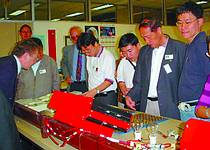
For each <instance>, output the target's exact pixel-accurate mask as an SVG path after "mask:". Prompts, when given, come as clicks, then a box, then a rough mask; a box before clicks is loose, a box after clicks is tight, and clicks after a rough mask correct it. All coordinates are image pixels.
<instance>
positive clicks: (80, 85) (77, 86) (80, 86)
mask: <svg viewBox="0 0 210 150" xmlns="http://www.w3.org/2000/svg"><path fill="white" fill-rule="evenodd" d="M72 91H80V92H82V93H84V92H86V91H88V88H87V82H86V81H82V82H73V83H71V85H70V86H69V87H68V92H72Z"/></svg>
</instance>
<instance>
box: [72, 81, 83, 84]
mask: <svg viewBox="0 0 210 150" xmlns="http://www.w3.org/2000/svg"><path fill="white" fill-rule="evenodd" d="M73 83H77V84H85V83H86V81H74V82H73Z"/></svg>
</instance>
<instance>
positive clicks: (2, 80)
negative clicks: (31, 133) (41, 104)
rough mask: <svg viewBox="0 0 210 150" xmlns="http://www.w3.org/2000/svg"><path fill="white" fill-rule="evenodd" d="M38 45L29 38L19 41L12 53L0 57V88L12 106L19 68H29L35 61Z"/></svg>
mask: <svg viewBox="0 0 210 150" xmlns="http://www.w3.org/2000/svg"><path fill="white" fill-rule="evenodd" d="M38 49H39V46H38V45H37V44H36V43H34V42H33V41H32V40H31V39H28V40H25V41H23V42H19V43H18V44H17V45H16V46H15V48H14V50H13V51H12V54H11V55H9V56H6V57H2V58H0V68H1V69H0V90H1V91H2V92H3V94H4V95H5V97H6V98H7V99H8V102H9V104H10V106H11V108H12V107H13V103H14V97H15V91H16V84H17V76H18V74H19V73H20V70H21V68H24V69H29V68H30V67H31V65H33V64H34V63H35V62H36V61H37V56H38Z"/></svg>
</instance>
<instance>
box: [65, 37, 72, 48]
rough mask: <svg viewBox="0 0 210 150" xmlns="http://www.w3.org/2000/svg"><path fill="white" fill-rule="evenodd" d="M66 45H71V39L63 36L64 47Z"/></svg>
mask: <svg viewBox="0 0 210 150" xmlns="http://www.w3.org/2000/svg"><path fill="white" fill-rule="evenodd" d="M67 45H72V41H71V38H70V36H68V35H66V36H65V46H67Z"/></svg>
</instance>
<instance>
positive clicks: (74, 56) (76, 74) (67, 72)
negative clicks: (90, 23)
mask: <svg viewBox="0 0 210 150" xmlns="http://www.w3.org/2000/svg"><path fill="white" fill-rule="evenodd" d="M81 32H82V29H81V28H80V27H79V26H73V27H71V28H70V30H69V34H70V38H71V41H72V43H73V44H72V45H68V46H65V47H64V48H63V58H62V61H61V69H62V72H63V74H64V78H65V80H66V82H67V83H68V84H69V86H68V89H67V91H70V92H72V91H80V92H83V93H84V92H86V91H87V90H88V89H87V82H86V74H87V72H86V57H85V55H84V54H81V53H80V52H79V50H78V49H77V45H76V43H77V40H78V37H79V36H80V34H81ZM79 64H80V69H81V70H79Z"/></svg>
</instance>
